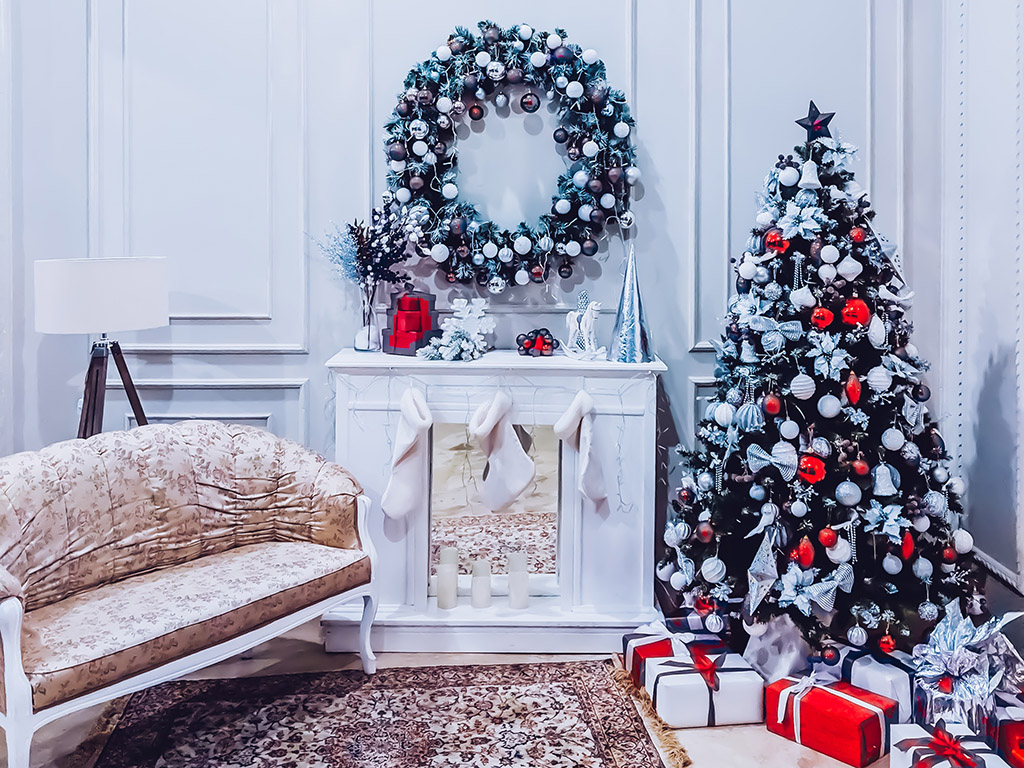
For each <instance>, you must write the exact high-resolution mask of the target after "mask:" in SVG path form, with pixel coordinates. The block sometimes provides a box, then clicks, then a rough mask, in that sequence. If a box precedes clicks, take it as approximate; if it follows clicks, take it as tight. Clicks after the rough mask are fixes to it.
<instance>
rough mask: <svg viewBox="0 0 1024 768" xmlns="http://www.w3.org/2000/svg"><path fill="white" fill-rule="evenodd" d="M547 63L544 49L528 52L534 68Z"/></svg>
mask: <svg viewBox="0 0 1024 768" xmlns="http://www.w3.org/2000/svg"><path fill="white" fill-rule="evenodd" d="M547 63H548V55H547V54H546V53H544V51H534V52H533V53H531V54H530V64H532V65H533V66H534V68H535V69H540V68H541V67H545V66H547ZM527 279H529V278H527Z"/></svg>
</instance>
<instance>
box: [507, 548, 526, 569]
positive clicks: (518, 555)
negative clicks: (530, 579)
mask: <svg viewBox="0 0 1024 768" xmlns="http://www.w3.org/2000/svg"><path fill="white" fill-rule="evenodd" d="M520 571H522V572H525V571H526V553H525V552H509V553H508V572H509V573H519V572H520Z"/></svg>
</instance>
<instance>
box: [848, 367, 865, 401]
mask: <svg viewBox="0 0 1024 768" xmlns="http://www.w3.org/2000/svg"><path fill="white" fill-rule="evenodd" d="M861 389H862V387H861V384H860V379H858V378H857V374H856V373H854V372H853V371H850V375H849V376H847V377H846V399H847V400H849V401H850V405H856V404H857V401H858V400H860V393H861Z"/></svg>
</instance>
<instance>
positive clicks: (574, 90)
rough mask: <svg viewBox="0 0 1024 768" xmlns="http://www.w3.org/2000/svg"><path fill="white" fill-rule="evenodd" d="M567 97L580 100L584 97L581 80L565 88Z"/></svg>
mask: <svg viewBox="0 0 1024 768" xmlns="http://www.w3.org/2000/svg"><path fill="white" fill-rule="evenodd" d="M565 95H566V96H568V97H569V98H570V99H578V98H579V97H580V96H582V95H583V83H581V82H580V81H579V80H573V81H572V82H571V83H569V84H568V85H566V86H565Z"/></svg>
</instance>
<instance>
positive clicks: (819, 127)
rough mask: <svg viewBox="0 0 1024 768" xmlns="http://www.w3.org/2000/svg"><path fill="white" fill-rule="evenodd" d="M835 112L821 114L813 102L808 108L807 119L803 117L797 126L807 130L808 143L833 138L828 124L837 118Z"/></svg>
mask: <svg viewBox="0 0 1024 768" xmlns="http://www.w3.org/2000/svg"><path fill="white" fill-rule="evenodd" d="M835 115H836V113H835V112H821V111H820V110H819V109H818V108H817V107H816V106H815V105H814V102H813V101H812V102H811V104H810V106H809V107H807V117H801V118H800V119H799V120H797V121H796V124H797V125H799V126H800V127H801V128H806V129H807V141H814V140H815V139H817V138H819V137H821V136H828V137H829V138H831V137H832V134H831V133H829V130H828V124H829V123H830V122H832V118H833V117H835Z"/></svg>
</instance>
